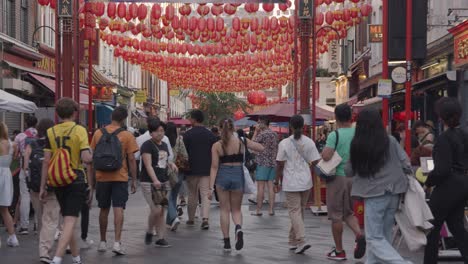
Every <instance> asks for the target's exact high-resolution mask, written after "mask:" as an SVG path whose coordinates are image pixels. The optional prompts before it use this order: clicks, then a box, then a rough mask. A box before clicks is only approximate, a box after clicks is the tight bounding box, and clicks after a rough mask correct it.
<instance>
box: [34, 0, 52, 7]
mask: <svg viewBox="0 0 468 264" xmlns="http://www.w3.org/2000/svg"><path fill="white" fill-rule="evenodd" d="M37 2H38V3H39V4H40V5H42V6H46V5H48V4H49V0H37Z"/></svg>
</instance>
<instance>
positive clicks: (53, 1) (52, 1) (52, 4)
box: [49, 0, 57, 9]
mask: <svg viewBox="0 0 468 264" xmlns="http://www.w3.org/2000/svg"><path fill="white" fill-rule="evenodd" d="M49 4H50V8H52V9H55V8H56V7H57V0H50V3H49Z"/></svg>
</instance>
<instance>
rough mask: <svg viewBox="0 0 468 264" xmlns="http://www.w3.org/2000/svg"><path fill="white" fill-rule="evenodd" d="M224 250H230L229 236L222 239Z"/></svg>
mask: <svg viewBox="0 0 468 264" xmlns="http://www.w3.org/2000/svg"><path fill="white" fill-rule="evenodd" d="M224 251H226V252H229V251H231V240H230V239H229V238H225V239H224Z"/></svg>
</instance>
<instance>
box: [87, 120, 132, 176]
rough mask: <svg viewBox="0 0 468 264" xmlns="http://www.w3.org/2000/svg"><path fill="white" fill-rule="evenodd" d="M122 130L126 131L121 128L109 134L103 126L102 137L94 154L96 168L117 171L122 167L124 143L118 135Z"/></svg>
mask: <svg viewBox="0 0 468 264" xmlns="http://www.w3.org/2000/svg"><path fill="white" fill-rule="evenodd" d="M122 131H125V129H123V128H119V129H117V130H115V131H114V132H113V133H112V134H109V132H107V130H106V129H105V128H101V132H102V137H101V139H99V142H98V143H97V145H96V149H95V150H94V155H93V165H94V169H95V170H99V171H116V170H120V169H121V168H122V164H123V157H122V143H120V140H119V138H118V137H117V135H118V134H119V133H120V132H122Z"/></svg>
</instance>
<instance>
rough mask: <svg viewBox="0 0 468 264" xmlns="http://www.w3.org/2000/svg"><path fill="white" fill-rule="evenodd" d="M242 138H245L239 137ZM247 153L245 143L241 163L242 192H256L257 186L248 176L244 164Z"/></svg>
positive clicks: (248, 173)
mask: <svg viewBox="0 0 468 264" xmlns="http://www.w3.org/2000/svg"><path fill="white" fill-rule="evenodd" d="M242 139H245V138H241V140H242ZM247 153H248V150H247V144H246V145H245V148H244V160H243V163H242V174H243V177H244V193H246V194H257V186H256V185H255V183H254V182H253V180H252V177H250V171H249V169H248V168H247V166H246V165H245V164H246V161H247Z"/></svg>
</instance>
